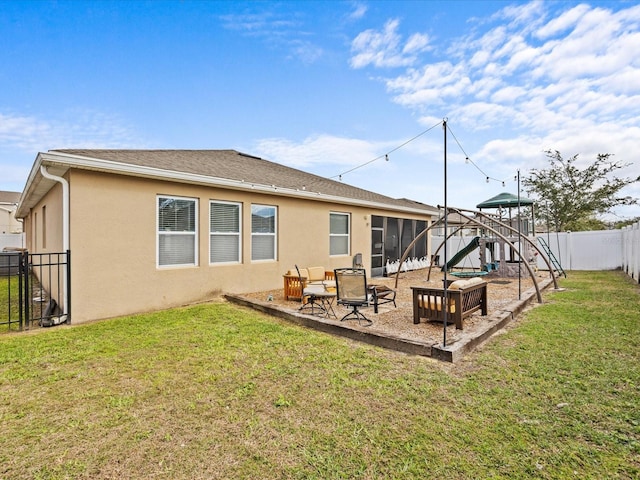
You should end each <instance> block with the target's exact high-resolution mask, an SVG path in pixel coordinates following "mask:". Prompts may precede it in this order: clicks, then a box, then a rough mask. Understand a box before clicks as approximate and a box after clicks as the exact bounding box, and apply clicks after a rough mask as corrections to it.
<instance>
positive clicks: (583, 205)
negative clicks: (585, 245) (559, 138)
mask: <svg viewBox="0 0 640 480" xmlns="http://www.w3.org/2000/svg"><path fill="white" fill-rule="evenodd" d="M545 154H546V155H547V158H548V159H549V163H550V167H549V168H547V169H539V170H538V169H532V170H530V172H529V176H527V177H525V178H524V180H523V185H524V187H525V190H526V191H527V193H528V194H529V195H530V196H532V197H534V198H535V199H536V200H537V202H536V203H537V207H536V213H537V217H538V219H539V220H542V221H545V222H547V223H548V224H550V225H552V226H553V227H555V229H556V231H566V230H572V231H580V230H591V229H594V227H596V226H597V225H602V226H604V222H603V221H602V220H600V219H598V216H599V215H602V214H605V213H609V212H610V211H611V209H612V208H613V207H616V206H619V205H637V204H638V199H637V198H632V197H629V196H621V195H620V190H622V189H623V188H624V187H626V186H627V185H629V184H632V183H635V182H638V181H640V176H639V177H638V178H618V177H615V176H613V177H612V176H611V174H612V173H613V172H615V171H617V170H620V169H622V168H625V167H628V166H629V165H630V164H621V163H618V162H614V161H612V160H611V157H612V156H613V155H612V154H609V153H601V154H598V157H597V159H596V161H595V162H593V163H592V164H591V165H589V166H588V167H587V168H585V169H584V170H581V169H579V168H578V167H576V165H575V164H576V161H577V159H578V155H577V154H576V155H574V156H573V157H570V158H567V159H565V158H562V155H561V154H560V152H558V151H557V150H556V151H551V150H547V151H546V152H545Z"/></svg>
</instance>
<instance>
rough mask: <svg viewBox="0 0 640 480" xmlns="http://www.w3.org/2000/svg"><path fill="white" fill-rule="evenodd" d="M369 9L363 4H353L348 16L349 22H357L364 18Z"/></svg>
mask: <svg viewBox="0 0 640 480" xmlns="http://www.w3.org/2000/svg"><path fill="white" fill-rule="evenodd" d="M368 10H369V7H367V6H366V5H365V4H364V3H360V2H355V3H354V4H353V11H352V12H351V13H350V14H349V19H350V20H359V19H361V18H362V17H364V16H365V14H366V13H367V11H368Z"/></svg>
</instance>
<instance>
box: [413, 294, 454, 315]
mask: <svg viewBox="0 0 640 480" xmlns="http://www.w3.org/2000/svg"><path fill="white" fill-rule="evenodd" d="M425 297H426V298H425ZM418 303H419V304H420V307H422V308H428V309H429V310H438V311H440V310H441V309H442V301H441V298H440V297H434V296H432V295H420V296H419V297H418ZM448 312H449V313H456V304H455V302H454V301H453V300H451V299H449V310H448Z"/></svg>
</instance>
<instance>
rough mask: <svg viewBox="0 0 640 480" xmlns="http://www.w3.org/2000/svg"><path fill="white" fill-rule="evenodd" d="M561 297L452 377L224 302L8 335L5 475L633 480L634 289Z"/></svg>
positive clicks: (586, 279) (579, 276)
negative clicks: (612, 479) (617, 479)
mask: <svg viewBox="0 0 640 480" xmlns="http://www.w3.org/2000/svg"><path fill="white" fill-rule="evenodd" d="M561 286H562V287H564V288H566V289H567V290H566V291H562V292H552V293H546V294H545V304H544V305H542V306H539V307H536V308H534V309H532V310H530V311H528V312H527V314H526V315H525V316H524V317H522V318H521V319H520V320H518V321H517V322H516V323H515V324H513V326H512V327H511V328H509V329H508V330H507V331H506V332H505V333H504V334H501V335H497V336H496V337H495V338H493V339H492V340H491V341H490V342H489V343H488V344H486V345H485V346H484V347H483V348H482V349H481V350H480V351H477V352H475V353H472V354H470V355H469V356H467V357H466V358H465V359H464V361H462V362H461V363H460V364H457V365H449V364H444V363H438V362H436V361H434V360H430V359H426V358H422V357H414V356H408V355H404V354H399V353H396V352H392V351H388V350H382V349H378V348H375V347H371V346H367V345H362V344H358V343H355V342H352V341H348V340H345V339H342V338H338V337H333V336H329V335H326V334H322V333H317V332H315V331H312V330H309V329H305V328H302V327H298V326H294V325H290V324H288V323H286V322H284V321H281V320H278V319H274V318H270V317H267V316H265V315H262V314H259V313H256V312H253V311H249V310H246V309H242V308H238V307H236V306H233V305H230V304H224V303H220V304H207V305H199V306H194V307H189V308H183V309H178V310H171V311H167V312H161V313H155V314H147V315H139V316H132V317H126V318H119V319H113V320H109V321H103V322H98V323H93V324H88V325H80V326H70V327H56V328H53V329H46V330H40V331H37V332H28V333H25V334H15V333H14V334H8V335H3V336H0V439H2V440H0V442H2V444H1V445H0V478H2V479H15V478H65V479H66V478H87V479H104V478H165V479H180V478H189V479H192V478H221V479H222V478H224V479H230V478H250V479H257V478H260V479H263V478H267V479H271V478H273V479H275V478H277V479H282V478H298V479H314V478H315V479H347V478H363V479H365V478H366V479H377V478H393V479H403V478H419V479H429V478H443V479H466V478H468V479H479V478H505V479H507V478H508V479H512V478H536V479H538V478H543V479H544V478H548V479H562V478H571V479H603V478H607V479H609V478H624V479H630V478H640V410H639V405H640V319H639V317H640V314H639V312H640V288H639V287H638V285H637V284H635V285H634V284H633V283H632V282H631V281H630V280H629V279H628V278H626V277H625V276H624V275H622V274H621V273H619V272H571V273H570V274H569V278H568V279H563V280H562V281H561ZM407 321H411V320H410V319H407Z"/></svg>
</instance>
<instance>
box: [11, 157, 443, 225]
mask: <svg viewBox="0 0 640 480" xmlns="http://www.w3.org/2000/svg"><path fill="white" fill-rule="evenodd" d="M41 165H45V166H54V167H58V168H57V170H58V171H57V172H56V174H58V175H60V174H63V173H66V171H67V170H68V169H69V168H72V167H73V168H80V169H83V170H95V171H100V172H107V173H114V174H120V175H130V176H136V177H143V178H152V179H157V180H166V181H172V182H180V183H189V184H196V185H204V186H211V187H222V188H228V189H232V190H244V191H256V192H260V193H269V194H276V195H281V196H286V197H295V198H301V199H313V200H316V201H323V202H332V203H341V204H346V205H354V206H362V207H368V208H377V209H383V210H392V211H397V212H405V213H413V214H418V215H424V216H432V215H437V214H438V212H437V210H434V211H429V210H426V209H420V208H412V207H403V206H399V205H392V204H388V203H383V202H375V201H369V200H360V199H353V198H348V197H340V196H336V195H328V194H324V193H322V192H313V191H308V190H300V189H292V188H284V187H279V186H275V185H262V184H258V183H251V182H245V181H243V180H231V179H227V178H220V177H211V176H207V175H200V174H194V173H187V172H181V171H177V170H165V169H161V168H154V167H148V166H141V165H133V164H129V163H122V162H115V161H111V160H101V159H97V158H92V157H83V156H79V155H72V154H68V153H58V152H46V153H45V152H40V153H39V154H38V156H37V158H36V161H35V163H34V165H33V168H32V169H31V172H30V174H29V177H28V180H27V184H26V187H25V189H24V191H23V193H22V196H21V197H20V202H19V207H18V210H17V213H16V216H18V217H20V218H22V217H25V216H26V215H28V213H29V209H30V208H32V207H33V206H34V205H35V204H36V203H37V201H38V200H39V198H35V194H36V192H35V190H36V189H35V186H37V185H38V183H39V182H50V183H51V185H50V186H49V188H48V189H47V191H48V190H49V189H50V188H51V187H52V186H53V183H54V182H52V181H50V180H46V179H45V178H43V177H42V174H41V173H40V166H41ZM42 190H44V188H40V189H39V191H40V192H41V191H42ZM45 193H46V192H45Z"/></svg>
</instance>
